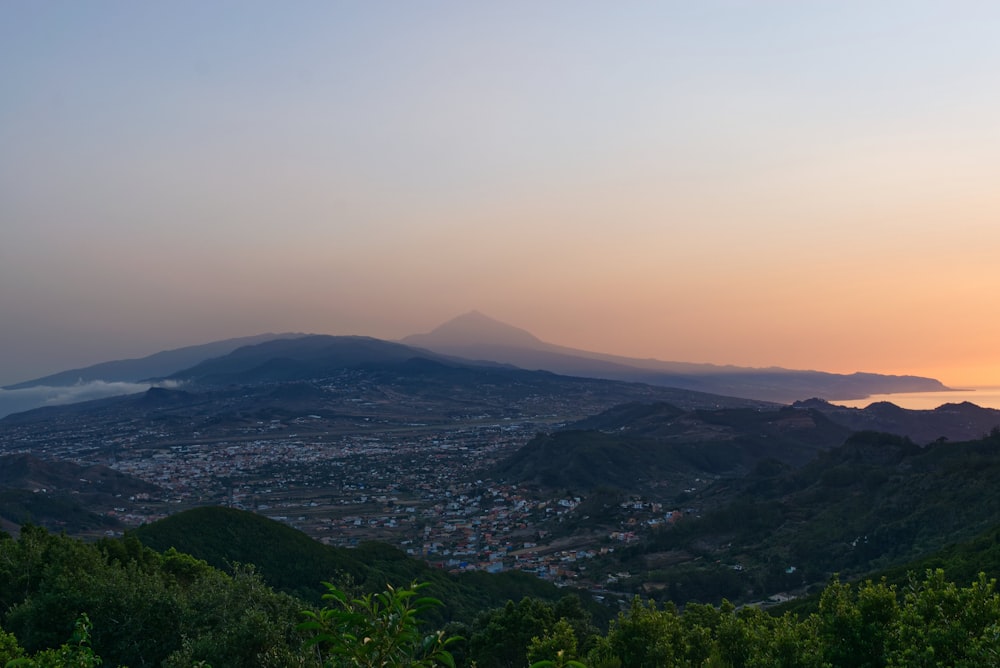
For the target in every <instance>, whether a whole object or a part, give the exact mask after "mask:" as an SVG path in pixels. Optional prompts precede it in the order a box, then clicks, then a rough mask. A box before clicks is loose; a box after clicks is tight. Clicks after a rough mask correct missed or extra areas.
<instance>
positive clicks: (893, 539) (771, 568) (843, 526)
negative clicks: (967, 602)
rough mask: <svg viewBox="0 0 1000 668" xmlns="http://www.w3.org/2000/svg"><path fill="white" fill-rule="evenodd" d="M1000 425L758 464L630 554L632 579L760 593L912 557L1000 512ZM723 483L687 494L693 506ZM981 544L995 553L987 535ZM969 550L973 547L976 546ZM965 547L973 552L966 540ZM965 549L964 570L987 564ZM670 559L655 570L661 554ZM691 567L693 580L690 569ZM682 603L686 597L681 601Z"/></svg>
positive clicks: (865, 438)
mask: <svg viewBox="0 0 1000 668" xmlns="http://www.w3.org/2000/svg"><path fill="white" fill-rule="evenodd" d="M998 476H1000V435H998V434H996V433H994V434H993V435H992V436H990V437H987V438H984V439H981V440H978V441H972V442H968V443H936V444H932V445H930V446H927V447H923V448H921V447H919V446H917V445H915V444H914V443H913V442H911V441H909V440H908V439H905V438H901V437H898V436H892V435H888V434H877V433H871V432H863V433H859V434H857V435H855V436H853V437H852V438H851V439H849V440H848V442H847V443H845V444H844V445H843V446H841V447H839V448H835V449H833V450H831V451H829V452H826V453H823V454H821V455H820V456H819V457H818V458H817V459H816V460H815V461H814V462H812V463H811V464H809V465H808V466H805V467H803V468H802V469H799V470H787V469H785V470H783V469H779V468H775V469H774V470H772V471H763V470H762V471H759V472H758V473H757V474H756V475H753V476H750V477H748V478H747V479H746V480H745V481H743V483H742V486H741V487H740V488H738V489H736V490H734V489H732V488H730V489H728V490H727V491H726V494H727V495H728V498H729V501H728V502H727V503H724V504H722V505H719V506H718V507H716V508H715V509H714V510H709V511H707V512H705V513H704V514H698V513H696V512H695V513H692V514H689V515H688V516H687V517H686V518H685V520H684V521H682V522H679V523H678V524H677V525H676V526H675V527H673V528H671V529H668V530H664V531H661V532H658V533H656V534H654V536H653V537H652V538H651V539H650V540H648V541H646V542H644V543H642V544H641V545H639V546H637V547H634V548H631V549H630V550H628V551H627V554H626V555H623V559H624V562H625V563H626V564H627V565H629V566H630V567H631V568H632V569H633V572H636V573H637V575H636V580H637V581H646V582H650V581H652V582H662V583H664V585H663V586H664V588H665V589H664V596H669V597H671V598H678V597H679V598H681V599H684V600H686V598H688V597H690V598H698V596H697V595H696V594H697V592H696V591H693V590H692V589H691V587H690V586H689V587H688V588H687V589H684V587H680V588H678V583H686V582H691V581H698V579H697V578H695V576H694V574H700V578H702V580H704V581H712V578H713V577H714V578H716V580H718V581H723V582H727V583H728V589H726V590H724V595H727V596H730V597H738V596H739V597H748V598H761V597H764V596H767V595H770V594H773V593H775V592H779V591H784V590H791V589H795V588H797V587H804V586H807V585H816V584H822V583H824V582H826V581H827V579H828V578H829V577H830V576H831V575H832V574H833V573H841V574H844V575H845V576H849V577H857V576H861V575H865V574H869V573H873V572H881V571H884V570H886V569H891V568H894V567H897V568H898V567H903V566H905V567H907V568H914V567H916V568H922V567H923V566H924V565H926V566H936V565H938V564H941V563H943V562H935V561H930V562H927V564H922V563H921V562H919V561H917V560H919V559H922V558H924V557H928V556H930V555H934V554H941V555H943V554H947V553H946V552H942V551H943V550H947V549H956V550H957V551H956V552H955V554H954V555H953V558H955V559H956V560H957V559H960V558H961V555H962V553H963V551H962V550H958V549H957V548H952V546H955V545H957V544H959V543H962V542H965V541H970V540H972V539H973V538H974V537H976V536H977V535H980V534H983V532H985V531H988V530H990V529H991V528H992V527H995V526H996V523H997V518H998V517H1000V487H998V486H997V485H996V480H997V477H998ZM713 494H714V495H716V498H714V499H713V502H715V503H717V502H718V498H717V497H718V496H719V495H720V492H719V490H718V489H712V488H709V489H706V490H705V491H704V492H700V493H698V494H696V495H693V496H692V497H691V498H689V499H687V501H686V503H689V504H690V505H691V506H692V507H693V508H696V507H697V506H698V505H699V504H700V503H702V502H704V501H705V499H707V498H712V496H713ZM983 536H984V537H982V538H981V539H980V540H979V542H978V543H977V547H976V553H977V554H978V553H980V552H982V553H983V554H987V553H992V552H991V551H992V550H993V548H992V547H991V544H989V542H990V540H991V538H990V537H989V536H990V534H983ZM970 549H971V548H970ZM966 552H967V553H968V551H966ZM978 560H980V557H975V558H966V561H967V562H968V563H967V565H966V567H963V568H961V569H958V570H959V571H960V572H961V574H962V575H963V576H965V577H969V575H970V574H972V573H973V572H977V571H978V570H982V568H980V567H978V566H976V563H975V562H976V561H978ZM667 563H669V564H671V565H672V566H671V569H669V570H666V571H664V570H657V569H658V568H659V566H658V565H659V564H667ZM686 578H688V579H686ZM681 602H683V600H682V601H681Z"/></svg>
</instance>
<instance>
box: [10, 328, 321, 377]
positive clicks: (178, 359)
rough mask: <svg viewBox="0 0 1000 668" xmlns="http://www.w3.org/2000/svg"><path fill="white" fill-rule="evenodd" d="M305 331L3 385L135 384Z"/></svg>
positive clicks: (115, 362) (230, 341) (193, 348)
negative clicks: (99, 382)
mask: <svg viewBox="0 0 1000 668" xmlns="http://www.w3.org/2000/svg"><path fill="white" fill-rule="evenodd" d="M300 336H305V335H304V334H295V333H285V334H258V335H256V336H244V337H238V338H234V339H225V340H223V341H213V342H211V343H204V344H201V345H196V346H186V347H183V348H176V349H173V350H164V351H161V352H158V353H154V354H152V355H147V356H146V357H138V358H135V359H121V360H112V361H110V362H101V363H100V364H94V365H91V366H88V367H83V368H80V369H70V370H68V371H60V372H59V373H54V374H51V375H48V376H43V377H41V378H35V379H34V380H26V381H24V382H21V383H15V384H14V385H7V386H5V387H3V388H2V389H4V390H23V389H27V388H31V387H37V386H39V385H46V386H53V387H59V386H65V385H75V384H77V383H81V382H83V383H87V382H91V381H104V382H107V383H115V382H129V383H135V382H139V381H143V380H149V379H151V378H163V377H166V376H169V375H171V374H174V373H176V372H178V371H180V370H181V369H186V368H188V367H192V366H194V365H196V364H198V363H199V362H203V361H205V360H207V359H211V358H213V357H219V356H221V355H225V354H227V353H230V352H232V351H234V350H236V349H237V348H240V347H243V346H248V345H253V344H257V343H262V342H264V341H271V340H274V339H290V338H296V337H300Z"/></svg>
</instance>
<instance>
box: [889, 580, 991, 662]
mask: <svg viewBox="0 0 1000 668" xmlns="http://www.w3.org/2000/svg"><path fill="white" fill-rule="evenodd" d="M894 641H895V642H894V648H893V651H892V653H891V656H890V662H889V663H890V665H894V666H914V667H918V668H919V667H922V666H945V665H946V666H956V667H958V668H973V667H974V666H996V665H1000V596H998V595H997V592H996V580H987V579H986V576H985V574H983V573H980V574H979V577H978V578H977V579H976V581H975V582H973V583H972V585H971V586H969V587H958V586H956V585H955V583H953V582H948V581H947V580H945V576H944V571H943V570H940V569H938V570H935V571H927V574H926V577H925V579H924V580H923V581H922V582H920V583H917V582H915V581H911V583H910V585H909V587H908V589H907V591H906V593H905V595H904V597H903V605H902V609H901V611H900V614H899V618H898V623H897V625H896V636H895V638H894Z"/></svg>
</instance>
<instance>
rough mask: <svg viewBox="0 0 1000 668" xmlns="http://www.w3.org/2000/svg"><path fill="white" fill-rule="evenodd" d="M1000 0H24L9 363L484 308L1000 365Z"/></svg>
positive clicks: (811, 363)
mask: <svg viewBox="0 0 1000 668" xmlns="http://www.w3.org/2000/svg"><path fill="white" fill-rule="evenodd" d="M998 23H1000V7H995V6H991V5H985V4H971V5H962V6H950V5H942V4H939V3H929V2H915V3H914V2H905V3H904V2H887V3H880V4H878V5H877V6H872V5H870V4H869V3H852V2H849V3H836V4H831V3H800V4H786V3H744V2H729V1H721V0H720V1H718V2H706V3H697V4H696V5H691V4H689V3H674V2H666V3H654V4H650V3H640V2H625V3H616V4H615V5H614V6H611V5H606V4H602V3H568V2H555V3H547V4H544V5H538V4H537V3H523V2H515V3H503V4H502V5H499V4H498V5H493V4H477V5H469V4H466V3H454V2H445V3H435V4H434V5H428V4H422V3H414V4H392V5H357V4H347V3H336V2H334V3H321V2H311V1H307V2H303V3H297V4H296V5H294V7H291V8H288V7H277V6H275V5H273V4H270V3H257V2H250V3H228V2H220V3H210V4H204V3H198V2H186V1H182V2H177V3H155V2H154V3H143V4H142V5H130V4H126V3H117V2H110V1H109V2H96V3H88V4H87V5H86V6H83V5H73V4H66V3H8V4H6V5H4V6H2V7H0V55H2V56H3V62H4V63H5V65H4V66H3V67H2V68H0V83H2V84H3V87H4V90H5V91H6V94H5V99H4V100H3V102H2V103H0V286H2V287H0V317H2V319H3V327H0V384H8V383H15V382H19V381H23V380H26V379H29V378H37V377H39V376H42V375H45V374H47V373H53V372H57V371H62V370H66V369H71V368H77V367H82V366H86V365H88V364H94V363H98V362H103V361H107V360H112V359H123V358H134V357H139V356H143V355H149V354H152V353H155V352H157V351H161V350H168V349H174V348H179V347H183V346H189V345H197V344H200V343H205V342H208V341H215V340H221V339H226V338H231V337H240V336H249V335H253V334H259V333H262V332H284V331H300V332H315V333H323V334H361V335H368V336H374V337H378V338H384V339H390V340H392V339H398V338H401V337H404V336H407V335H410V334H415V333H420V332H426V331H429V330H430V329H433V328H434V327H435V326H437V325H438V324H440V323H442V322H444V321H446V320H448V319H450V318H452V317H455V316H456V315H458V314H461V313H464V312H466V311H468V310H471V309H476V310H479V311H481V312H483V313H486V314H488V315H490V316H491V317H493V318H496V319H497V320H500V321H502V322H506V323H510V324H512V325H514V326H517V327H520V328H523V329H525V330H527V331H530V332H531V333H532V334H534V335H535V336H537V337H538V338H540V339H542V340H544V341H548V342H552V343H557V344H560V345H564V346H569V347H573V348H579V349H582V350H589V351H594V352H601V353H608V354H615V355H622V356H628V357H639V358H655V359H660V360H665V361H680V362H694V363H710V364H717V365H738V366H748V367H761V368H766V367H774V366H776V367H782V368H788V369H815V370H822V371H827V372H832V373H844V374H849V373H854V372H870V373H881V374H894V375H920V376H928V377H933V378H937V379H939V380H940V381H941V382H943V383H944V384H946V385H948V386H951V387H967V386H973V385H975V386H994V385H1000V350H998V349H997V346H996V342H997V341H998V340H1000V317H998V316H997V315H996V313H995V312H996V309H995V308H993V306H994V303H995V299H996V295H997V294H1000V272H998V271H997V270H996V257H997V253H998V251H1000V225H997V224H996V219H997V214H998V212H1000V193H998V191H997V189H996V185H995V184H996V182H997V176H998V173H1000V157H998V156H1000V125H998V124H997V122H996V119H997V118H998V117H1000V93H998V92H997V89H996V86H995V85H994V84H993V82H994V79H995V72H996V71H997V69H998V68H1000V42H998V41H997V40H996V39H995V35H994V34H993V32H994V31H993V30H992V29H991V26H995V25H997V24H998Z"/></svg>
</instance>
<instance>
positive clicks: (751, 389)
mask: <svg viewBox="0 0 1000 668" xmlns="http://www.w3.org/2000/svg"><path fill="white" fill-rule="evenodd" d="M401 342H402V343H405V344H407V345H411V346H416V347H420V348H425V349H427V350H431V351H434V352H437V353H441V354H445V355H453V356H457V357H463V358H467V359H475V360H490V361H494V362H499V363H506V364H513V365H515V366H518V367H521V368H525V369H543V370H546V371H552V372H554V373H561V374H566V375H571V376H586V377H592V378H607V379H612V380H624V381H629V382H640V383H649V384H652V385H665V386H669V387H677V388H683V389H689V390H696V391H699V392H707V393H710V394H719V395H724V396H733V397H744V398H753V399H761V400H766V401H775V402H779V403H791V402H793V401H796V400H800V399H804V398H806V397H811V396H818V397H824V398H826V399H830V400H833V399H840V400H846V399H859V398H864V397H866V396H869V395H871V394H891V393H894V392H931V391H941V390H947V389H948V388H947V387H945V386H944V385H943V384H941V382H939V381H937V380H935V379H933V378H923V377H919V376H889V375H882V374H872V373H853V374H834V373H826V372H822V371H797V370H790V369H782V368H777V367H773V368H767V369H756V368H747V367H737V366H718V365H714V364H693V363H688V362H665V361H661V360H655V359H637V358H631V357H622V356H617V355H607V354H603V353H594V352H588V351H584V350H577V349H575V348H568V347H565V346H558V345H554V344H550V343H546V342H544V341H541V340H540V339H538V338H537V337H535V336H533V335H532V334H530V333H529V332H527V331H525V330H523V329H519V328H517V327H513V326H511V325H508V324H505V323H502V322H499V321H497V320H494V319H492V318H490V317H488V316H485V315H483V314H482V313H479V312H478V311H472V312H469V313H466V314H464V315H460V316H458V317H457V318H454V319H452V320H450V321H448V322H446V323H444V324H443V325H441V326H439V327H438V328H436V329H434V330H433V331H431V332H428V333H426V334H416V335H412V336H408V337H406V338H404V339H402V340H401Z"/></svg>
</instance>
